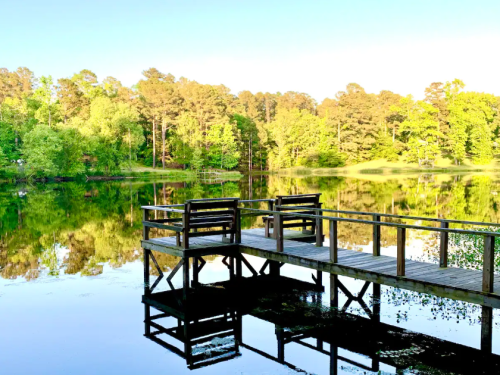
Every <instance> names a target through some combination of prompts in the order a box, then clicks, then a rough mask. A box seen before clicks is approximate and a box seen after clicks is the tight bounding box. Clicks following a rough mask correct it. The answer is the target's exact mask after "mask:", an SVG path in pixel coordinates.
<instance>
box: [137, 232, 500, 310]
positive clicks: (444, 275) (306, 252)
mask: <svg viewBox="0 0 500 375" xmlns="http://www.w3.org/2000/svg"><path fill="white" fill-rule="evenodd" d="M284 236H285V239H284V243H283V251H282V252H278V251H277V249H276V240H275V239H273V238H266V237H264V229H263V228H255V229H246V230H242V231H241V242H240V243H239V244H230V243H228V244H225V243H221V237H220V236H218V235H214V236H208V237H197V238H194V239H193V240H192V242H191V246H190V248H189V249H183V248H182V247H180V246H176V240H175V238H174V237H161V238H154V239H150V240H144V241H142V246H143V247H144V248H145V249H148V250H153V251H160V252H164V253H167V254H172V255H176V256H179V257H183V256H187V257H201V256H205V255H213V254H220V255H230V254H233V253H234V251H238V252H239V253H240V254H248V255H252V256H257V257H260V258H264V259H267V260H270V261H276V262H280V263H284V264H293V265H296V266H300V267H306V268H310V269H312V270H316V271H320V272H328V273H334V274H337V275H342V276H349V277H353V278H356V279H360V280H366V281H370V282H375V283H380V284H384V285H390V286H394V287H398V288H402V289H407V290H412V291H416V292H421V293H429V294H433V295H437V296H440V297H447V298H453V299H458V300H462V301H467V302H471V303H478V304H481V305H484V306H490V307H494V308H499V307H500V295H498V294H497V293H484V292H482V282H483V272H482V271H478V270H468V269H461V268H452V267H447V268H442V267H440V266H439V265H437V264H432V263H425V262H418V261H413V260H408V259H407V260H405V269H406V274H405V276H398V275H397V273H398V272H397V267H398V264H397V258H396V257H392V256H384V255H378V256H374V255H373V254H370V253H365V252H359V251H354V250H346V249H342V248H338V259H337V262H336V263H333V262H331V260H330V248H329V247H326V246H322V247H318V246H316V245H315V244H311V243H307V242H302V241H297V239H301V238H302V239H303V238H304V235H303V234H302V233H300V232H299V231H293V230H284ZM494 287H495V290H500V280H498V281H495V282H494Z"/></svg>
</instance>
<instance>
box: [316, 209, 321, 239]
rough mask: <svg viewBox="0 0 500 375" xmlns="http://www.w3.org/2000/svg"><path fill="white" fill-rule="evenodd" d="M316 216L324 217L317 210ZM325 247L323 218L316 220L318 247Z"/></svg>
mask: <svg viewBox="0 0 500 375" xmlns="http://www.w3.org/2000/svg"><path fill="white" fill-rule="evenodd" d="M316 216H323V212H322V211H319V210H317V211H316ZM322 246H323V218H322V217H318V218H316V247H322Z"/></svg>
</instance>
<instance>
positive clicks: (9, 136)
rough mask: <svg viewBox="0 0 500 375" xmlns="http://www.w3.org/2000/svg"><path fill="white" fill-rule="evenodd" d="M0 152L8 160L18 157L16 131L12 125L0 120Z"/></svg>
mask: <svg viewBox="0 0 500 375" xmlns="http://www.w3.org/2000/svg"><path fill="white" fill-rule="evenodd" d="M0 152H1V153H2V155H3V156H4V158H6V159H7V160H8V161H11V160H17V159H19V150H18V147H17V145H16V133H15V132H14V129H13V127H12V125H11V124H8V123H5V122H0ZM4 165H6V164H4ZM2 166H3V165H2Z"/></svg>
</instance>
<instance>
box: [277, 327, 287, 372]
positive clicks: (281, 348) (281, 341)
mask: <svg viewBox="0 0 500 375" xmlns="http://www.w3.org/2000/svg"><path fill="white" fill-rule="evenodd" d="M275 332H276V339H277V341H278V362H279V363H284V362H285V338H284V337H283V336H284V330H283V328H282V327H280V326H276V328H275Z"/></svg>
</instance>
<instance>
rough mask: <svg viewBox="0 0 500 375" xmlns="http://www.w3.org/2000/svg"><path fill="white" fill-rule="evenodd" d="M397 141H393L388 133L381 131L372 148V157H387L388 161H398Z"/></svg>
mask: <svg viewBox="0 0 500 375" xmlns="http://www.w3.org/2000/svg"><path fill="white" fill-rule="evenodd" d="M398 143H399V142H398ZM398 143H395V142H394V141H393V140H392V137H391V136H390V135H388V134H386V133H385V132H383V131H381V132H380V133H379V134H378V136H377V141H376V142H375V144H374V146H373V148H372V157H373V159H387V160H389V161H398V159H399V153H398V149H397V147H398Z"/></svg>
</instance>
